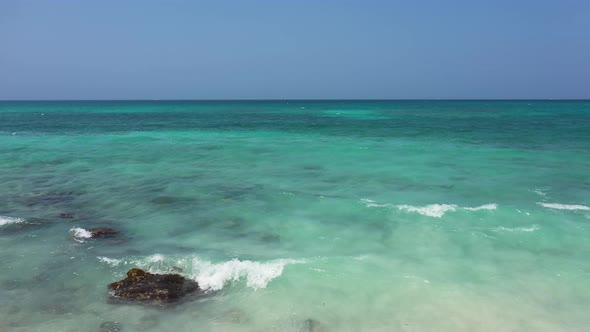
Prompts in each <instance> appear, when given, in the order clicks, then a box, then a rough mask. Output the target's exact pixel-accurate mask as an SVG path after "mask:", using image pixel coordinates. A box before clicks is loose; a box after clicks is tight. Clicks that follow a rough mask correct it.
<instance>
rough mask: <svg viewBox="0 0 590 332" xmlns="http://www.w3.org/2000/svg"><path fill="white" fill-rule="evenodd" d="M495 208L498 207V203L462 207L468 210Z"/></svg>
mask: <svg viewBox="0 0 590 332" xmlns="http://www.w3.org/2000/svg"><path fill="white" fill-rule="evenodd" d="M497 208H498V204H485V205H482V206H476V207H465V208H463V209H464V210H469V211H477V210H495V209H497Z"/></svg>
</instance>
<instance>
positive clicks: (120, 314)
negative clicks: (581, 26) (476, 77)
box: [0, 101, 590, 331]
mask: <svg viewBox="0 0 590 332" xmlns="http://www.w3.org/2000/svg"><path fill="white" fill-rule="evenodd" d="M589 128H590V102H540V101H519V102H489V101H463V102H459V101H457V102H452V101H446V102H434V101H404V102H385V101H374V102H355V101H346V102H334V101H325V102H320V101H315V102H303V101H301V102H287V101H285V102H278V101H277V102H254V101H252V102H31V103H24V102H0V156H1V161H0V183H1V184H2V190H1V191H0V216H1V217H0V261H1V262H2V272H1V273H0V331H5V330H6V331H98V330H99V326H100V324H101V323H103V322H118V323H119V324H120V326H121V327H122V329H123V330H124V331H140V330H141V331H160V330H171V331H172V330H173V331H194V330H199V331H312V330H313V331H588V330H589V329H590V316H589V315H588V314H587V311H588V308H589V307H590V283H588V278H589V277H590V262H589V261H588V255H589V254H590V241H589V240H588V239H589V238H590V173H589V170H590V129H589ZM60 214H72V215H69V216H67V217H72V218H63V217H64V216H63V215H62V216H60ZM92 227H112V228H116V229H118V230H120V231H121V232H122V236H121V237H119V238H116V239H91V238H88V237H87V234H86V233H84V232H85V230H87V229H90V228H92ZM132 267H141V268H144V269H148V270H150V271H152V272H176V271H182V272H181V274H183V275H184V276H186V277H190V278H193V279H195V280H196V281H198V282H199V284H200V285H201V287H203V288H206V289H208V295H207V296H205V297H201V298H198V299H196V300H191V301H186V302H183V303H180V304H178V305H176V306H173V307H170V308H156V307H150V306H142V305H128V304H124V305H123V304H113V303H111V302H110V301H109V294H108V291H107V288H106V286H107V285H108V284H109V283H111V282H113V281H116V280H119V279H122V278H123V277H124V275H125V272H126V271H127V270H129V269H130V268H132Z"/></svg>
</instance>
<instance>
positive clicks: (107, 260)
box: [98, 257, 121, 266]
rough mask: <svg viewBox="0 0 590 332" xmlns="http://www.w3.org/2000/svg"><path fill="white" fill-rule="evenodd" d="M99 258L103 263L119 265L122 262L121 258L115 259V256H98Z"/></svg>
mask: <svg viewBox="0 0 590 332" xmlns="http://www.w3.org/2000/svg"><path fill="white" fill-rule="evenodd" d="M98 260H99V261H101V262H102V263H106V264H109V265H110V266H117V265H119V264H121V260H120V259H115V258H108V257H98Z"/></svg>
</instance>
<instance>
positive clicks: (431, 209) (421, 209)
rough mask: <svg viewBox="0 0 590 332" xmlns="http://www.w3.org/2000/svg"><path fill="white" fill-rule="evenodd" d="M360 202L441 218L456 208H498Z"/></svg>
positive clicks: (364, 200)
mask: <svg viewBox="0 0 590 332" xmlns="http://www.w3.org/2000/svg"><path fill="white" fill-rule="evenodd" d="M361 202H362V203H363V204H365V206H366V207H370V208H373V207H387V208H397V209H398V210H402V211H407V212H416V213H419V214H421V215H423V216H428V217H434V218H441V217H442V216H443V215H444V214H445V213H446V212H450V211H456V210H467V211H478V210H495V209H497V208H498V204H494V203H491V204H484V205H481V206H476V207H459V206H457V205H455V204H430V205H425V206H414V205H408V204H402V205H394V204H380V203H377V202H375V201H374V200H371V199H368V198H363V199H361Z"/></svg>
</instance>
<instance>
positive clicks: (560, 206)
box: [537, 202, 590, 211]
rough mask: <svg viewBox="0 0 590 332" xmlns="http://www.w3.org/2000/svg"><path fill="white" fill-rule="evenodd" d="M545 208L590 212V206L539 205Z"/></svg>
mask: <svg viewBox="0 0 590 332" xmlns="http://www.w3.org/2000/svg"><path fill="white" fill-rule="evenodd" d="M537 204H539V205H541V206H543V207H546V208H550V209H557V210H583V211H590V206H586V205H575V204H559V203H542V202H539V203H537Z"/></svg>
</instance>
